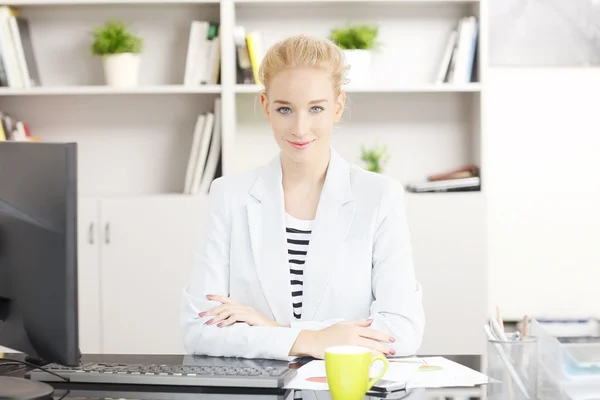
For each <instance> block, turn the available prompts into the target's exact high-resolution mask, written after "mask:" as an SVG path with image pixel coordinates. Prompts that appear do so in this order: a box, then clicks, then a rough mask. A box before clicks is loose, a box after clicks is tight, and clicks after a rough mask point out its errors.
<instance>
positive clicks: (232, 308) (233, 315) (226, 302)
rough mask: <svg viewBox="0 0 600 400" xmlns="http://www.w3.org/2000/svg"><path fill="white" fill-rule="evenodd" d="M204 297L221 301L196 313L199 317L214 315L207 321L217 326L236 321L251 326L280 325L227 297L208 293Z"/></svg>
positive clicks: (231, 323)
mask: <svg viewBox="0 0 600 400" xmlns="http://www.w3.org/2000/svg"><path fill="white" fill-rule="evenodd" d="M206 298H208V299H209V300H214V301H218V302H220V303H222V304H221V305H220V306H218V307H215V308H213V309H211V310H209V311H206V312H201V313H199V314H198V315H199V316H200V317H206V316H214V317H213V318H212V319H211V320H209V321H208V322H207V323H208V324H209V325H215V324H216V325H217V326H218V327H220V328H222V327H225V326H229V325H233V324H235V323H236V322H245V323H247V324H248V325H253V326H282V325H280V324H278V323H277V322H275V321H273V320H271V319H269V318H267V317H265V316H264V315H262V314H260V313H258V312H256V311H255V310H254V309H253V308H252V307H248V306H244V305H242V304H240V303H238V302H236V301H234V300H231V299H230V298H229V297H223V296H216V295H208V296H206Z"/></svg>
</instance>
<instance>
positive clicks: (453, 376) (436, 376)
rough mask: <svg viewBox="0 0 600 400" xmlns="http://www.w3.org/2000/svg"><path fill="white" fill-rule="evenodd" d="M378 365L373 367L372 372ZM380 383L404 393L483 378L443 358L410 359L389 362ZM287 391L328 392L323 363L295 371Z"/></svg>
mask: <svg viewBox="0 0 600 400" xmlns="http://www.w3.org/2000/svg"><path fill="white" fill-rule="evenodd" d="M380 365H381V363H379V362H378V363H375V364H374V367H373V371H372V372H376V368H378V367H379V366H380ZM383 379H387V380H390V381H394V382H404V383H406V387H407V389H416V388H438V387H457V386H462V387H470V386H471V387H472V386H476V385H481V384H485V383H487V379H488V378H487V376H485V375H484V374H481V373H480V372H477V371H475V370H472V369H470V368H467V367H465V366H463V365H460V364H458V363H455V362H453V361H450V360H448V359H446V358H444V357H426V358H421V357H411V358H392V359H389V368H388V370H387V372H386V373H385V375H384V376H383ZM286 388H288V389H305V390H329V387H328V385H327V381H326V373H325V361H323V360H315V361H311V362H309V363H308V364H306V365H304V366H302V367H301V368H300V369H298V374H297V375H296V377H295V378H294V379H292V380H291V381H290V383H288V385H287V386H286Z"/></svg>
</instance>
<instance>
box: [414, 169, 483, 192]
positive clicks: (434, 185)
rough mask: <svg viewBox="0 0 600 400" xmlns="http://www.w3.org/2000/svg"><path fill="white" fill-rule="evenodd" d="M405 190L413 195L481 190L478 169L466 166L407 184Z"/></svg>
mask: <svg viewBox="0 0 600 400" xmlns="http://www.w3.org/2000/svg"><path fill="white" fill-rule="evenodd" d="M406 190H407V191H409V192H413V193H426V192H468V191H478V190H481V178H480V176H479V167H478V166H477V165H474V164H468V165H464V166H462V167H459V168H456V169H454V170H452V171H447V172H442V173H438V174H432V175H429V176H428V177H427V179H426V180H425V181H423V182H415V183H409V184H407V185H406Z"/></svg>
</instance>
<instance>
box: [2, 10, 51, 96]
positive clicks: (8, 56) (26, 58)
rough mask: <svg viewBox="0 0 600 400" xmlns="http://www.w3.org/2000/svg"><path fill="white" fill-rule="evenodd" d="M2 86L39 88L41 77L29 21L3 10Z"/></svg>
mask: <svg viewBox="0 0 600 400" xmlns="http://www.w3.org/2000/svg"><path fill="white" fill-rule="evenodd" d="M0 49H1V50H0V86H3V87H18V88H29V87H32V86H40V85H41V83H40V77H39V73H38V68H37V63H36V60H35V55H34V52H33V44H32V42H31V33H30V30H29V22H28V21H27V19H25V18H23V17H21V16H19V13H18V12H17V11H16V10H15V9H13V8H12V7H8V6H0Z"/></svg>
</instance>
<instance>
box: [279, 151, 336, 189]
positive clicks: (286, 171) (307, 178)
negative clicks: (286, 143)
mask: <svg viewBox="0 0 600 400" xmlns="http://www.w3.org/2000/svg"><path fill="white" fill-rule="evenodd" d="M328 166H329V150H328V151H327V153H326V155H324V156H323V157H319V158H318V159H316V160H314V161H312V162H306V163H297V162H294V161H293V160H292V159H290V158H288V157H286V156H285V155H282V157H281V168H282V175H283V182H282V184H283V187H284V188H286V187H290V186H298V185H301V186H305V185H309V186H313V185H319V186H321V185H322V184H323V182H324V181H325V176H326V174H327V167H328Z"/></svg>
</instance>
